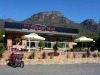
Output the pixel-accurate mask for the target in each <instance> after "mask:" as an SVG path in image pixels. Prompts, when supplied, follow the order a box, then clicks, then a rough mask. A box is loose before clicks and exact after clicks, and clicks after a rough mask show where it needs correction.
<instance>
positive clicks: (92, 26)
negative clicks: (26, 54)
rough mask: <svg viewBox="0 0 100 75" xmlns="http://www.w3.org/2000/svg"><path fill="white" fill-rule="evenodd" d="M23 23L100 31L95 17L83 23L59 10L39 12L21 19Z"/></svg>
mask: <svg viewBox="0 0 100 75" xmlns="http://www.w3.org/2000/svg"><path fill="white" fill-rule="evenodd" d="M2 21H3V20H2ZM5 21H7V22H18V21H15V20H12V19H10V18H8V19H6V20H5ZM3 22H4V21H3ZM21 23H27V24H33V25H35V24H41V25H46V26H55V27H64V28H73V29H78V30H79V34H98V33H100V25H99V24H98V23H96V22H95V21H94V20H93V19H87V20H85V21H83V22H81V23H76V22H74V21H71V20H69V19H68V18H66V17H65V16H64V15H63V14H62V13H60V12H58V11H50V12H39V13H37V14H33V15H32V16H31V17H29V18H27V19H25V20H23V21H21ZM0 24H1V21H0ZM0 26H1V25H0Z"/></svg>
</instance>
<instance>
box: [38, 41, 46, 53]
mask: <svg viewBox="0 0 100 75" xmlns="http://www.w3.org/2000/svg"><path fill="white" fill-rule="evenodd" d="M38 46H39V48H40V51H41V50H43V49H44V48H45V43H44V41H39V43H38Z"/></svg>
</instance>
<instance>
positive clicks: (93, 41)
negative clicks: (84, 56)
mask: <svg viewBox="0 0 100 75" xmlns="http://www.w3.org/2000/svg"><path fill="white" fill-rule="evenodd" d="M93 42H94V50H95V41H93Z"/></svg>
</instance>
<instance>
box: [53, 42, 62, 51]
mask: <svg viewBox="0 0 100 75" xmlns="http://www.w3.org/2000/svg"><path fill="white" fill-rule="evenodd" d="M58 47H61V45H60V43H59V42H58V41H56V43H55V44H54V46H53V49H54V51H55V52H56V51H57V50H58Z"/></svg>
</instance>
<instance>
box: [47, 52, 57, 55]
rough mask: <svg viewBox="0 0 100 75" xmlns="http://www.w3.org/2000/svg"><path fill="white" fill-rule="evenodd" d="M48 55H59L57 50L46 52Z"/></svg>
mask: <svg viewBox="0 0 100 75" xmlns="http://www.w3.org/2000/svg"><path fill="white" fill-rule="evenodd" d="M48 55H49V56H50V55H54V56H59V53H58V52H50V53H48Z"/></svg>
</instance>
